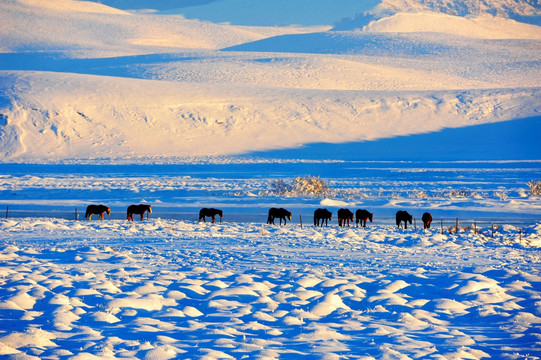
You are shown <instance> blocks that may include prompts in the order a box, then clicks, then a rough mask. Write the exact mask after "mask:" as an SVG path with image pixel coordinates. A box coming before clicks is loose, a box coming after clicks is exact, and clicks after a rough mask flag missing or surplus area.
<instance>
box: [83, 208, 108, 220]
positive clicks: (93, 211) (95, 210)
mask: <svg viewBox="0 0 541 360" xmlns="http://www.w3.org/2000/svg"><path fill="white" fill-rule="evenodd" d="M104 212H107V215H111V208H110V207H107V206H105V205H88V207H87V208H86V214H85V218H87V219H88V220H92V215H94V214H98V215H99V217H98V219H100V220H103V213H104Z"/></svg>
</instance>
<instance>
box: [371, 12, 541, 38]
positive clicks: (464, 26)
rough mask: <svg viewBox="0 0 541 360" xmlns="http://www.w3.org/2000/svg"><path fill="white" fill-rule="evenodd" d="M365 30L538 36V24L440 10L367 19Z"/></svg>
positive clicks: (464, 34)
mask: <svg viewBox="0 0 541 360" xmlns="http://www.w3.org/2000/svg"><path fill="white" fill-rule="evenodd" d="M363 30H364V31H368V32H383V33H386V32H388V33H415V32H418V33H420V32H434V33H445V34H453V35H458V36H464V37H472V38H479V39H536V40H539V39H541V27H539V26H536V25H529V24H524V23H520V22H517V21H515V20H512V19H505V18H500V17H494V16H490V15H484V16H478V17H473V18H472V17H468V18H465V17H460V16H452V15H447V14H441V13H398V14H395V15H392V16H389V17H385V18H383V19H380V20H377V21H374V22H371V23H370V24H368V25H367V26H365V27H364V28H363Z"/></svg>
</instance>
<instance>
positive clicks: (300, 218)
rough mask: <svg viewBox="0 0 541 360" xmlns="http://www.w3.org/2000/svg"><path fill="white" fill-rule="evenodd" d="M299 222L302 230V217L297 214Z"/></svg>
mask: <svg viewBox="0 0 541 360" xmlns="http://www.w3.org/2000/svg"><path fill="white" fill-rule="evenodd" d="M299 220H300V221H301V229H302V215H301V214H299Z"/></svg>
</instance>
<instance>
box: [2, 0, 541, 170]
mask: <svg viewBox="0 0 541 360" xmlns="http://www.w3.org/2000/svg"><path fill="white" fill-rule="evenodd" d="M239 1H240V0H239ZM229 3H230V1H219V2H210V3H208V4H206V5H202V6H203V7H206V6H208V7H217V6H228V5H227V4H229ZM288 3H289V2H288ZM331 3H332V2H330V1H327V2H325V1H319V2H318V4H319V5H318V6H317V8H318V9H321V8H324V6H328V5H329V4H331ZM284 4H285V2H284ZM332 4H333V6H334V3H332ZM412 4H413V3H412ZM150 5H151V4H150V3H149V7H150V8H151V6H150ZM380 5H381V6H384V7H386V8H387V9H391V8H392V9H394V8H395V7H396V6H395V5H396V4H391V3H382V4H380ZM391 5H392V6H391ZM410 5H411V4H410ZM447 5H449V4H447ZM512 5H513V3H510V4H506V5H505V6H503V5H502V6H500V7H499V8H509V9H516V8H520V7H521V6H522V5H525V4H523V3H522V2H517V3H516V4H515V5H514V6H512ZM261 6H263V5H261ZM288 6H291V8H289V7H288ZM288 6H286V5H284V8H285V9H283V11H284V13H286V14H287V13H291V12H292V9H293V7H294V6H300V5H299V3H295V2H292V4H291V5H288ZM314 6H315V5H314ZM348 6H355V5H354V3H349V5H348ZM348 6H345V7H344V8H343V9H341V10H340V11H346V10H348V9H349V7H348ZM363 6H368V5H366V4H365V5H363ZM370 6H374V9H375V8H376V7H377V6H379V5H377V4H372V5H370ZM423 6H425V5H423ZM189 8H191V7H183V8H181V10H182V9H185V10H186V9H189ZM406 8H407V7H406ZM406 8H404V9H402V10H400V9H398V10H400V11H398V10H397V9H395V10H396V11H395V10H393V12H392V13H388V12H382V13H381V14H387V15H386V16H383V17H378V19H375V20H374V21H372V22H370V23H368V24H366V26H365V27H364V26H363V28H362V29H365V30H360V29H359V28H356V27H355V26H353V25H352V26H351V27H350V28H349V29H347V30H343V31H332V30H330V29H331V26H332V25H333V24H332V23H330V22H329V23H322V24H319V25H318V26H315V27H302V26H290V24H289V22H286V24H287V25H288V26H284V27H264V26H250V27H248V26H237V25H229V24H223V23H222V24H217V23H212V22H208V21H203V20H200V19H186V18H184V17H182V16H180V15H157V14H155V13H147V12H129V11H126V10H118V9H115V8H112V7H108V6H106V5H103V4H99V3H88V2H83V1H70V0H62V1H59V2H54V1H43V2H41V1H30V0H25V1H22V0H7V1H3V2H2V3H0V16H1V20H2V21H1V22H0V23H1V25H0V34H1V38H2V42H1V43H0V45H1V49H2V53H0V86H1V89H2V91H1V92H0V119H1V120H0V134H1V140H0V153H1V154H2V157H1V161H3V162H48V161H64V160H70V161H74V160H77V159H92V158H109V159H110V160H111V161H113V162H114V161H121V160H122V159H126V158H129V159H132V160H133V161H134V162H137V161H140V162H142V161H145V160H142V159H143V158H144V159H151V160H150V162H153V161H157V160H160V159H165V158H171V157H179V156H180V157H190V156H216V155H217V156H221V155H238V154H247V153H250V152H252V151H260V150H273V149H284V148H295V147H298V146H299V145H303V144H310V143H343V142H352V141H370V140H375V139H383V138H392V137H395V136H400V135H411V134H416V133H429V132H435V131H439V130H442V129H444V128H454V127H464V126H470V125H479V124H486V123H494V122H500V121H506V120H514V119H522V118H528V117H533V116H538V115H539V110H540V109H539V101H538V100H539V97H540V96H539V91H540V90H539V89H540V86H541V83H540V82H539V79H540V77H539V73H540V66H539V64H540V61H541V53H540V50H539V49H541V46H539V45H540V41H541V40H540V39H539V37H540V36H541V35H540V34H541V31H540V30H539V29H540V27H539V26H536V25H531V24H525V23H520V22H518V21H516V20H513V18H512V17H510V16H508V17H504V16H503V15H498V17H494V16H492V15H493V14H491V13H490V12H487V13H482V14H481V13H472V14H470V15H471V16H468V17H462V16H457V14H455V13H453V12H443V11H441V12H439V13H436V12H434V9H432V10H433V11H432V12H426V11H427V10H426V9H424V10H423V11H424V12H417V13H412V12H411V11H410V10H411V9H409V10H408V11H406ZM413 8H415V7H413ZM534 8H535V6H534ZM252 9H253V10H254V9H255V10H258V9H259V10H260V11H262V10H263V8H257V7H256V5H252ZM419 9H421V8H419ZM255 10H254V11H255ZM288 10H291V11H289V12H288ZM534 10H535V9H534ZM186 11H188V10H186ZM348 11H349V10H348ZM359 11H361V12H362V11H368V10H367V9H360V10H359ZM374 11H375V10H374ZM509 12H511V10H509ZM522 12H524V13H526V12H527V11H526V10H522ZM301 13H302V12H301ZM533 13H534V14H535V11H533ZM498 14H499V13H498ZM351 16H355V13H352V14H351ZM344 26H345V25H344ZM504 145H506V144H504ZM517 160H520V159H517ZM146 161H147V162H148V160H146Z"/></svg>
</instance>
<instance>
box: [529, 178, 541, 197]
mask: <svg viewBox="0 0 541 360" xmlns="http://www.w3.org/2000/svg"><path fill="white" fill-rule="evenodd" d="M527 185H528V186H529V187H530V194H532V195H533V196H540V195H541V181H540V180H532V181H530V182H529V183H528V184H527Z"/></svg>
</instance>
